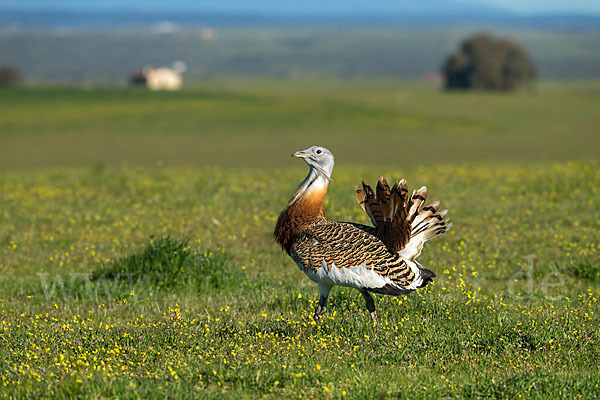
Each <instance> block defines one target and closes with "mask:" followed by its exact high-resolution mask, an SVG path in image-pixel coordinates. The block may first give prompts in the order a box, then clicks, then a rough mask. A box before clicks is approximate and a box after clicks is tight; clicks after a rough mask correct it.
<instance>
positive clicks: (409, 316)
mask: <svg viewBox="0 0 600 400" xmlns="http://www.w3.org/2000/svg"><path fill="white" fill-rule="evenodd" d="M599 95H600V83H598V82H580V83H569V84H565V83H562V84H558V83H556V84H552V83H543V84H540V85H539V86H538V87H537V88H535V90H534V91H532V92H522V93H516V94H511V95H508V94H484V93H471V94H467V93H452V94H446V93H441V92H439V91H438V90H436V89H435V88H433V87H432V86H429V85H426V84H416V83H407V82H394V81H385V80H373V81H365V80H356V81H350V82H341V81H339V82H336V81H329V82H318V81H317V82H310V81H309V82H286V83H282V82H273V81H243V80H238V81H232V82H224V81H223V82H214V83H206V84H203V85H201V86H198V87H196V88H192V89H187V90H184V91H182V92H179V93H147V92H145V91H140V90H128V89H109V88H106V89H73V88H23V89H18V90H3V91H0V204H1V207H0V344H1V347H0V365H1V366H2V368H0V398H23V397H39V398H47V397H50V398H63V397H66V396H71V397H78V398H114V397H119V398H143V399H145V398H224V397H229V398H259V397H268V398H351V399H362V398H432V399H433V398H435V399H439V398H454V399H457V398H463V399H464V398H539V399H546V398H584V399H589V398H592V399H593V398H598V397H600V375H599V374H598V369H597V365H598V362H599V361H600V332H599V331H598V326H599V323H600V317H599V315H598V312H599V306H598V299H599V297H600V263H599V261H598V260H599V259H600V257H599V256H600V249H599V246H598V243H599V241H600V240H599V239H600V211H599V208H600V207H599V206H600V201H599V198H600V189H599V188H600V164H599V162H598V154H600V153H599V150H600V146H599V142H600V139H599V138H598V127H599V126H600V115H599V114H598V113H597V112H596V111H597V107H598V100H599ZM313 144H321V145H324V146H327V147H329V148H330V149H331V150H332V151H333V153H334V154H335V155H336V161H337V167H336V169H335V170H334V173H333V179H334V181H333V182H332V184H331V185H330V190H329V195H328V198H327V202H326V205H325V212H326V215H327V216H328V217H329V218H331V219H336V220H352V221H358V222H363V223H367V217H366V215H364V214H363V211H362V210H361V209H360V207H359V206H358V205H357V204H356V201H355V199H354V192H353V187H354V185H355V184H357V183H359V182H360V180H361V179H365V180H367V181H369V182H374V181H375V180H376V179H377V178H378V177H379V176H380V175H382V174H383V175H385V176H387V177H388V178H389V179H392V178H394V179H400V178H402V177H404V178H406V179H407V180H408V183H409V185H410V187H411V188H415V187H418V186H420V185H424V184H425V185H427V186H428V187H429V199H430V201H433V200H436V199H439V200H441V201H442V207H443V208H449V209H450V216H451V219H452V221H453V222H454V227H453V228H452V229H451V230H450V231H449V232H448V233H447V234H445V235H443V236H442V237H439V238H437V239H435V240H434V241H432V242H429V243H428V244H427V246H426V248H425V250H424V252H423V254H422V256H421V258H420V261H421V263H422V264H423V265H424V266H425V267H427V268H430V269H432V270H434V271H435V272H436V273H437V274H438V277H437V278H436V280H435V283H434V284H432V285H429V286H428V287H427V288H426V290H421V291H418V292H416V293H413V294H412V295H410V296H403V297H398V298H392V297H385V296H379V295H378V296H376V299H375V300H376V305H377V309H378V316H379V324H377V325H374V324H373V323H372V322H371V319H370V317H369V315H368V312H367V311H366V309H365V307H364V302H363V300H362V297H361V296H360V294H359V293H358V292H357V291H355V290H349V289H346V288H335V289H334V290H333V291H332V294H331V296H330V304H329V307H328V312H327V314H326V316H325V317H324V318H321V319H320V320H318V321H314V320H313V319H312V312H313V310H314V308H315V306H316V301H317V299H318V291H317V288H316V285H315V284H314V283H312V282H311V281H309V280H308V278H306V277H305V276H304V275H303V274H302V273H301V272H299V271H298V268H297V267H296V266H295V264H294V263H293V262H292V261H291V260H290V259H289V258H288V257H287V255H285V254H284V253H283V252H282V251H281V250H280V249H279V248H277V247H276V245H275V244H274V242H273V240H272V236H271V233H272V229H273V226H274V224H275V220H276V218H277V215H278V213H279V211H280V210H281V208H282V207H283V206H284V204H285V203H286V201H287V200H288V198H289V196H290V195H291V194H292V192H293V191H294V189H295V188H296V186H297V184H298V183H299V182H300V181H301V179H303V178H304V176H305V174H306V168H305V166H304V164H303V163H302V162H301V161H300V160H296V159H291V158H290V157H289V154H290V153H291V152H292V151H295V150H299V149H303V148H306V147H308V146H310V145H313Z"/></svg>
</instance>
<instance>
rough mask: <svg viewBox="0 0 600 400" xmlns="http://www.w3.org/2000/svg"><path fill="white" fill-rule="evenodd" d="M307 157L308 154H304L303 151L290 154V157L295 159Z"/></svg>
mask: <svg viewBox="0 0 600 400" xmlns="http://www.w3.org/2000/svg"><path fill="white" fill-rule="evenodd" d="M307 156H308V154H306V151H305V150H302V151H297V152H295V153H293V154H292V157H296V158H306V157H307Z"/></svg>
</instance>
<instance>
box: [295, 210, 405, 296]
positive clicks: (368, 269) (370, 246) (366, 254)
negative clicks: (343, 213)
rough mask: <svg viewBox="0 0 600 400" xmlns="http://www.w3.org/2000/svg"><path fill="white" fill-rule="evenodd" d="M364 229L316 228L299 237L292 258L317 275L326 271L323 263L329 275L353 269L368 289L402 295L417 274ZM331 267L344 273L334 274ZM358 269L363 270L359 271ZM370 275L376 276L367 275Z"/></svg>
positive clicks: (347, 225)
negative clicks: (322, 269)
mask: <svg viewBox="0 0 600 400" xmlns="http://www.w3.org/2000/svg"><path fill="white" fill-rule="evenodd" d="M361 227H365V226H364V225H362V226H361V225H358V224H357V225H354V224H350V223H344V222H331V221H327V222H324V223H320V224H317V225H313V226H311V227H309V228H308V229H306V230H305V231H304V232H302V233H301V234H300V235H299V236H298V238H297V240H296V241H295V242H294V244H293V245H292V256H293V257H294V260H295V261H296V262H297V263H299V264H301V265H303V266H304V268H311V269H312V271H313V273H315V274H316V273H318V272H319V269H320V268H323V261H324V262H325V264H326V267H327V268H328V274H329V275H330V276H335V275H339V276H342V275H344V274H345V273H346V272H348V271H344V269H351V270H352V271H354V272H356V273H359V274H365V275H364V276H365V279H364V280H363V281H362V282H363V283H364V288H365V289H368V290H372V291H376V292H378V293H386V294H394V293H395V292H398V293H396V294H402V293H400V291H401V289H402V290H405V289H404V288H405V287H407V286H409V285H410V284H411V283H412V282H413V280H414V279H415V274H414V272H413V271H412V270H411V268H410V267H409V266H408V265H407V264H406V262H405V261H404V260H402V258H401V257H399V256H398V255H397V254H394V253H390V252H389V251H388V249H387V248H386V246H385V244H384V243H383V242H382V241H381V240H379V239H378V238H377V237H376V236H374V235H372V234H370V233H369V232H368V229H366V230H365V229H361ZM365 228H368V227H365ZM371 229H372V228H371ZM332 268H337V269H339V270H341V272H340V271H334V273H333V274H332V273H331V269H332ZM357 268H363V269H364V271H363V270H360V271H356V269H357ZM368 273H372V274H376V276H375V275H373V276H368ZM340 274H341V275H340ZM371 278H372V279H371ZM336 284H340V283H337V282H336ZM386 285H387V287H386ZM384 287H386V288H385V289H384ZM376 289H377V290H376ZM388 292H389V293H388Z"/></svg>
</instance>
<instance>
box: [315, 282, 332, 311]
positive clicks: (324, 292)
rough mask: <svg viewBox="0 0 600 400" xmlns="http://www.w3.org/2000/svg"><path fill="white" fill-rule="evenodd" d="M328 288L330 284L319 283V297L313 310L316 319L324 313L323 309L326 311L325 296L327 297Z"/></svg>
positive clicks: (329, 288)
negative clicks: (317, 303)
mask: <svg viewBox="0 0 600 400" xmlns="http://www.w3.org/2000/svg"><path fill="white" fill-rule="evenodd" d="M330 290H331V286H329V285H325V284H323V283H319V293H320V294H321V296H320V297H319V305H318V306H317V309H316V310H315V315H314V318H315V319H318V318H319V317H320V316H321V315H323V314H325V311H327V298H328V297H329V291H330Z"/></svg>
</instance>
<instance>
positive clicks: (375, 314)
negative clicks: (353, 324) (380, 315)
mask: <svg viewBox="0 0 600 400" xmlns="http://www.w3.org/2000/svg"><path fill="white" fill-rule="evenodd" d="M371 319H373V322H374V323H375V324H378V323H379V321H377V313H376V312H375V311H373V312H371Z"/></svg>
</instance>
